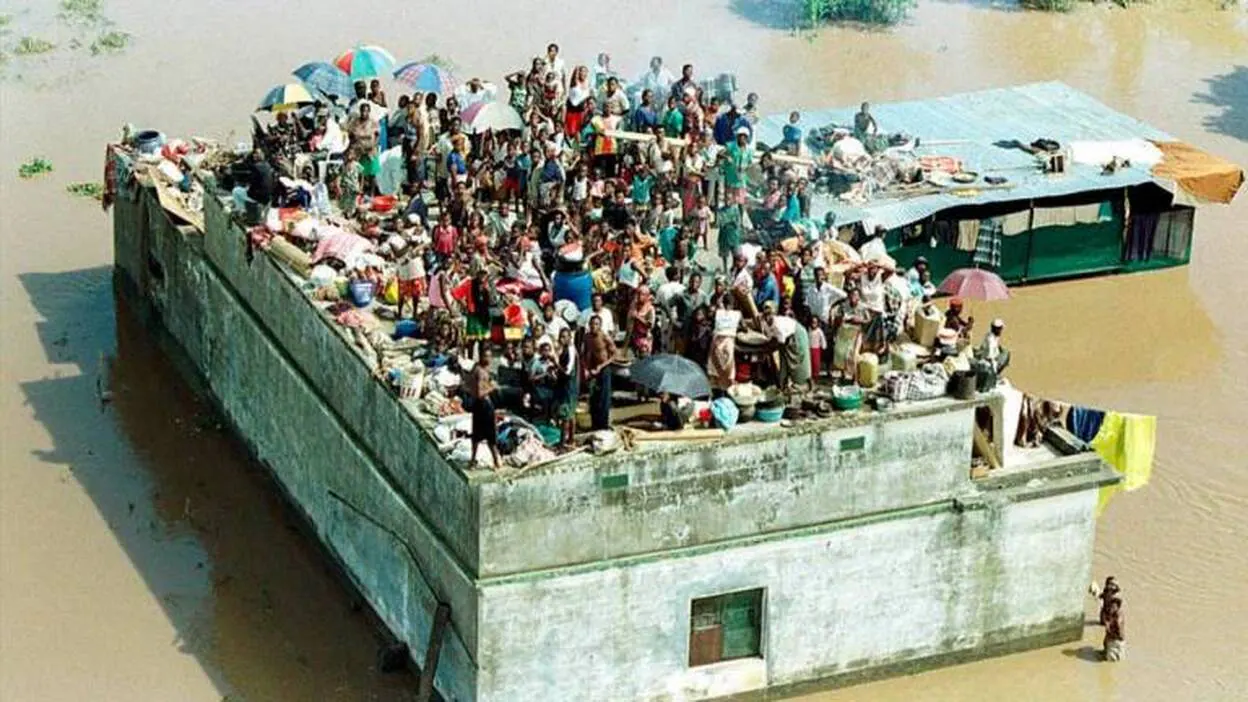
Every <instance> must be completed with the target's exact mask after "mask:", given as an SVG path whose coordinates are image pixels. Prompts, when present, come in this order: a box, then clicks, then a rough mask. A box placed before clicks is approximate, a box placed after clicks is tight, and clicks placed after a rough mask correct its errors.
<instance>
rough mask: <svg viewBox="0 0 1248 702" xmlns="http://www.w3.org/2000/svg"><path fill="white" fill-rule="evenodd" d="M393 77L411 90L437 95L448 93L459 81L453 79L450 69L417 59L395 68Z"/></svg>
mask: <svg viewBox="0 0 1248 702" xmlns="http://www.w3.org/2000/svg"><path fill="white" fill-rule="evenodd" d="M394 79H395V80H397V81H399V82H400V83H402V84H404V85H406V86H408V87H410V88H412V89H413V90H419V91H421V92H422V93H437V94H439V95H450V94H451V93H453V92H455V88H456V87H457V86H458V85H459V81H457V80H455V76H453V75H451V72H450V71H448V70H446V69H445V68H442V67H441V66H438V65H435V64H432V63H420V62H419V61H417V62H416V63H409V64H406V65H404V66H402V67H400V68H398V69H397V70H395V72H394Z"/></svg>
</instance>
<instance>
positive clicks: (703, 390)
mask: <svg viewBox="0 0 1248 702" xmlns="http://www.w3.org/2000/svg"><path fill="white" fill-rule="evenodd" d="M629 377H630V378H631V379H632V381H633V382H634V383H637V384H638V385H641V386H642V387H645V388H647V389H649V390H651V391H653V392H668V393H671V394H673V395H681V396H684V397H707V396H708V395H710V394H711V383H710V381H709V380H707V378H706V372H705V371H703V370H702V367H701V366H699V365H698V364H696V363H694V362H693V361H691V360H689V359H687V358H685V357H684V356H677V355H675V354H670V353H661V354H657V355H655V356H646V357H645V358H643V359H641V360H639V361H634V362H633V365H632V367H631V368H630V369H629Z"/></svg>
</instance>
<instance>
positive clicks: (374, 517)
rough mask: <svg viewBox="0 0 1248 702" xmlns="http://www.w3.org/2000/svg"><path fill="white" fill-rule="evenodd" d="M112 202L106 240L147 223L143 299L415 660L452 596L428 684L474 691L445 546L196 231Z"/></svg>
mask: <svg viewBox="0 0 1248 702" xmlns="http://www.w3.org/2000/svg"><path fill="white" fill-rule="evenodd" d="M146 197H149V196H145V198H146ZM141 202H142V201H141ZM117 208H118V212H117V214H116V217H117V219H116V231H115V236H116V237H117V238H118V239H119V240H123V241H124V240H126V239H128V238H130V237H132V236H134V235H135V232H133V231H132V230H131V229H130V228H131V227H133V226H137V225H139V223H140V222H141V221H143V220H146V222H145V226H146V229H145V233H144V235H143V236H144V237H145V242H144V243H145V245H146V246H148V247H149V252H150V260H151V261H154V262H155V263H156V264H157V265H158V267H159V268H160V269H161V270H162V271H163V283H160V282H153V281H151V280H149V281H148V283H147V295H146V299H147V300H149V301H150V302H151V303H152V305H153V306H154V307H155V308H156V310H157V311H158V312H160V313H161V315H162V318H163V321H164V322H165V324H166V328H167V330H168V331H169V332H170V335H171V336H172V337H173V339H174V340H175V341H176V342H177V344H178V346H179V347H180V350H181V351H182V352H184V355H185V357H186V358H188V359H189V360H190V362H191V363H192V364H193V365H194V366H195V368H196V370H197V371H198V373H199V374H200V375H201V376H202V378H203V379H204V380H205V381H206V383H207V384H208V387H209V389H210V390H211V391H212V393H213V396H214V398H215V399H216V400H217V402H218V404H219V406H220V407H221V409H222V411H223V412H224V414H225V415H226V417H227V418H228V419H229V421H230V422H231V423H232V424H233V425H234V426H235V427H236V428H237V429H238V430H239V433H240V434H241V435H242V437H243V438H244V439H245V440H246V441H247V442H248V443H249V445H250V447H251V448H252V450H253V451H254V452H255V454H256V456H257V457H258V458H259V459H260V460H261V461H263V462H264V463H265V465H266V466H268V468H269V469H270V470H271V471H272V472H273V473H274V475H275V476H276V477H277V479H278V481H279V482H280V484H281V485H282V486H283V488H284V489H285V490H286V491H287V493H288V494H289V496H290V498H291V499H292V500H293V501H294V503H295V504H296V505H298V507H299V508H300V509H301V510H302V511H303V512H304V513H305V515H306V516H307V517H308V518H309V520H310V522H311V523H312V525H313V526H314V528H315V529H316V532H317V536H318V537H319V538H320V539H321V541H322V542H323V543H325V544H327V545H328V546H329V548H330V549H331V551H332V552H333V553H334V555H335V556H336V557H337V558H338V559H339V561H340V562H341V563H342V564H343V565H344V566H345V568H346V570H347V572H348V574H349V575H350V576H351V577H352V579H353V580H354V581H355V582H356V584H357V586H358V587H359V588H360V590H361V591H362V592H363V594H364V595H365V597H366V598H367V599H368V601H369V602H370V603H371V604H372V606H373V607H374V609H376V610H377V612H378V614H379V615H380V616H381V618H382V620H383V621H384V622H385V623H386V625H387V627H389V628H390V630H391V631H392V632H394V633H395V634H396V635H397V636H398V637H400V638H402V639H403V640H405V641H406V642H407V643H408V645H409V646H410V647H411V648H412V650H413V652H414V654H415V655H416V656H417V657H418V658H419V657H420V656H422V655H423V651H424V649H425V646H426V642H427V640H428V636H429V631H430V628H431V624H432V615H433V612H434V609H435V607H436V604H437V602H438V601H445V602H448V603H450V605H451V611H452V625H451V629H450V631H449V632H448V634H447V638H446V640H445V643H444V647H443V649H442V656H441V663H440V665H439V667H438V671H437V678H436V682H437V686H438V688H439V690H440V691H442V693H443V694H444V696H446V697H447V698H448V699H454V700H471V699H474V695H473V690H474V687H475V679H476V674H477V673H476V663H475V656H474V655H473V652H474V651H475V647H476V636H477V631H476V627H477V618H476V613H477V607H476V594H475V591H474V587H473V583H472V580H471V578H470V577H469V576H468V575H467V574H466V573H465V572H464V571H463V570H462V568H460V567H459V565H458V563H457V561H456V559H455V557H454V554H453V553H451V552H450V551H449V550H448V549H447V548H446V546H445V542H444V541H443V540H442V539H440V538H439V537H438V536H437V535H436V534H435V533H434V532H433V531H432V529H431V528H430V527H429V525H428V524H427V523H426V522H425V521H424V520H423V519H422V518H421V516H420V515H418V514H417V513H416V512H415V511H414V510H413V509H412V508H411V505H410V503H409V502H408V501H407V499H406V497H405V496H404V495H403V494H402V492H401V491H400V490H399V489H398V488H397V486H395V485H394V484H393V482H391V480H390V479H389V477H388V476H387V475H386V473H385V472H384V471H383V470H382V468H381V466H379V465H378V464H377V463H376V462H375V460H374V459H373V457H372V455H371V454H370V453H369V452H368V451H367V450H366V449H365V447H364V446H362V445H361V444H360V443H359V442H358V441H357V440H356V439H355V437H354V435H353V434H352V433H350V432H349V431H348V430H347V429H346V427H344V426H343V425H342V423H341V421H340V419H339V417H338V416H337V415H336V414H335V413H334V412H333V411H332V409H331V408H329V407H327V406H326V405H325V404H324V403H323V402H322V400H321V396H320V395H319V394H318V393H317V392H316V389H315V388H314V387H313V386H312V385H311V384H310V383H309V382H308V381H307V378H306V377H305V376H304V374H303V373H302V372H301V371H300V369H299V368H298V367H297V366H296V365H295V364H294V363H292V362H291V360H290V359H289V358H288V357H287V356H286V355H285V353H284V351H283V349H282V348H280V347H279V346H277V345H276V344H275V342H274V340H273V339H272V338H271V337H270V336H269V335H268V334H267V333H266V331H265V329H264V328H263V327H262V326H261V325H260V324H259V323H258V320H257V319H256V318H255V317H254V316H253V314H252V313H251V311H250V310H249V308H248V307H247V305H246V304H245V303H244V302H243V301H242V300H241V299H240V298H239V297H237V296H236V294H235V292H234V290H233V289H232V288H231V287H230V286H229V285H228V284H226V283H225V281H224V280H223V279H222V278H221V277H220V276H219V275H218V273H217V271H216V269H214V268H213V267H212V266H210V265H208V263H207V262H206V259H204V258H203V256H202V255H201V253H200V252H201V250H202V249H201V247H202V244H201V242H200V236H199V235H198V234H189V235H187V234H183V233H181V232H179V231H178V230H177V229H175V228H174V227H173V226H172V225H171V224H170V222H169V220H168V219H167V218H166V216H165V214H164V212H163V210H161V209H160V207H159V206H158V205H157V204H155V202H154V201H147V202H146V203H143V204H133V203H128V202H122V203H119V204H118V205H117ZM129 245H131V246H132V245H133V242H130V244H129ZM148 258H149V257H148V256H147V255H141V256H134V255H132V256H130V257H128V258H127V259H126V260H124V261H123V260H119V270H120V271H121V272H122V274H123V275H125V276H126V277H127V278H128V279H129V280H130V281H131V283H134V281H136V280H139V279H142V278H143V277H144V276H145V275H146V274H145V273H144V272H143V268H142V267H145V266H147V265H148V263H147V260H148ZM135 266H140V269H139V270H135V268H134V267H135ZM130 287H132V288H135V289H140V288H138V286H135V285H131V286H130Z"/></svg>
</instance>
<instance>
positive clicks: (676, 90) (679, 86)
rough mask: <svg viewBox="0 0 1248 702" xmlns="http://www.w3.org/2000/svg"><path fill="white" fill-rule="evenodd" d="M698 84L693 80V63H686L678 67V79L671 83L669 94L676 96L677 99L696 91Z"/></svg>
mask: <svg viewBox="0 0 1248 702" xmlns="http://www.w3.org/2000/svg"><path fill="white" fill-rule="evenodd" d="M697 89H698V84H697V83H696V82H694V80H693V64H692V63H686V64H685V65H684V66H681V68H680V80H678V81H676V82H675V83H672V86H671V94H672V95H675V96H676V99H677V100H682V99H684V97H685V95H686V94H687V93H689V92H694V91H697Z"/></svg>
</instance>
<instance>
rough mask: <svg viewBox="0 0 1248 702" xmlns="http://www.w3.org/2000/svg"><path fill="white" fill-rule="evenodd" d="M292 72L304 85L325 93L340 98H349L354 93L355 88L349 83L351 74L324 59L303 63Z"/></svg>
mask: <svg viewBox="0 0 1248 702" xmlns="http://www.w3.org/2000/svg"><path fill="white" fill-rule="evenodd" d="M292 74H293V75H294V76H295V77H296V78H298V79H299V80H301V81H303V84H304V85H306V86H308V87H309V88H311V89H313V90H317V91H320V92H322V93H324V94H326V95H337V96H338V97H342V98H349V97H351V96H352V95H355V88H354V87H353V86H352V84H351V76H349V75H347V74H346V73H343V71H342V69H341V68H338V67H337V66H335V65H334V64H332V63H327V62H325V61H313V62H312V63H305V64H303V65H302V66H300V67H298V68H296V69H295V70H294V71H293V72H292Z"/></svg>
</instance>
